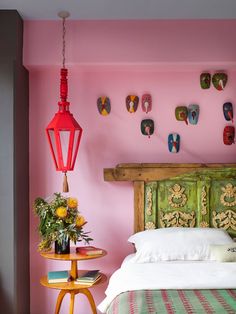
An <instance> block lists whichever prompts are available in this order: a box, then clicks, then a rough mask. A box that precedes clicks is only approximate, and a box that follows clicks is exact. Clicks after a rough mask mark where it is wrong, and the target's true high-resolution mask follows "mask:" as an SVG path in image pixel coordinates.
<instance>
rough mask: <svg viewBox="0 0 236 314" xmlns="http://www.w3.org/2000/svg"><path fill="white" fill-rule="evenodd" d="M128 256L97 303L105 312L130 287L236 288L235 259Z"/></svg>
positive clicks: (153, 288)
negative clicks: (148, 260) (140, 260)
mask: <svg viewBox="0 0 236 314" xmlns="http://www.w3.org/2000/svg"><path fill="white" fill-rule="evenodd" d="M129 260H130V259H129V257H128V258H126V259H125V262H124V263H123V264H122V265H121V267H120V268H119V269H118V270H117V271H115V272H114V273H113V275H112V276H111V278H110V281H109V285H108V288H107V290H106V292H105V293H106V297H105V299H104V300H103V301H102V302H101V303H100V304H99V306H98V309H99V310H100V311H101V312H102V313H106V311H107V310H108V308H109V305H110V304H111V302H112V301H113V300H114V299H115V298H116V297H117V296H118V295H119V294H121V293H124V292H127V291H139V290H209V289H211V290H223V289H231V290H234V289H236V263H220V262H216V261H166V262H158V263H143V264H141V263H140V264H138V263H131V262H130V261H129ZM234 292H235V291H234ZM234 292H233V293H234ZM234 295H235V294H234ZM134 313H135V312H134ZM138 313H139V312H138ZM140 313H142V312H140ZM144 313H145V312H144ZM152 313H155V312H152ZM163 313H165V312H163ZM213 313H214V312H213ZM225 313H227V312H225ZM233 313H236V312H233ZM122 314H125V313H122Z"/></svg>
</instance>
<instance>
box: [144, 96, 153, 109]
mask: <svg viewBox="0 0 236 314" xmlns="http://www.w3.org/2000/svg"><path fill="white" fill-rule="evenodd" d="M142 109H143V111H144V112H146V113H148V112H149V111H151V110H152V96H151V95H150V94H144V95H143V96H142Z"/></svg>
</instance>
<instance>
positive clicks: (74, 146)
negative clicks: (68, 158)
mask: <svg viewBox="0 0 236 314" xmlns="http://www.w3.org/2000/svg"><path fill="white" fill-rule="evenodd" d="M80 135H81V130H75V135H74V145H73V152H72V167H74V165H75V160H76V156H77V153H78V144H79V143H78V141H79V139H80Z"/></svg>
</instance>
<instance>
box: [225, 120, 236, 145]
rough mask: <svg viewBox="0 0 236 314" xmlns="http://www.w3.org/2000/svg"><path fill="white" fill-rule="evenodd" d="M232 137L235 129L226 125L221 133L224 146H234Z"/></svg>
mask: <svg viewBox="0 0 236 314" xmlns="http://www.w3.org/2000/svg"><path fill="white" fill-rule="evenodd" d="M234 137H235V129H234V126H229V125H227V126H226V127H225V128H224V133H223V141H224V144H225V145H231V144H234V143H235V142H234Z"/></svg>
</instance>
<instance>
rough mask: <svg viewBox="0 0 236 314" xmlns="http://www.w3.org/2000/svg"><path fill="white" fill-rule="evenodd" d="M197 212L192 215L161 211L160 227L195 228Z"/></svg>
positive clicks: (177, 211) (178, 211)
mask: <svg viewBox="0 0 236 314" xmlns="http://www.w3.org/2000/svg"><path fill="white" fill-rule="evenodd" d="M195 216H196V215H195V212H194V211H192V212H191V213H188V212H182V211H180V210H176V211H173V212H168V213H165V212H164V211H163V210H161V211H160V225H161V227H162V228H166V227H194V226H195V224H196V217H195Z"/></svg>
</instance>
